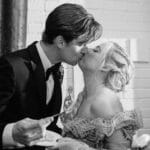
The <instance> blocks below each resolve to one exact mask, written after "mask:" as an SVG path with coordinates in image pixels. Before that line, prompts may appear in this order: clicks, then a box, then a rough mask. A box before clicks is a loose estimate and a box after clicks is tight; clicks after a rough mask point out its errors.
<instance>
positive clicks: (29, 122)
mask: <svg viewBox="0 0 150 150" xmlns="http://www.w3.org/2000/svg"><path fill="white" fill-rule="evenodd" d="M52 121H53V118H50V117H49V118H45V119H40V120H34V119H30V118H25V119H23V120H21V121H18V122H17V123H16V124H15V125H14V126H13V129H12V137H13V139H14V141H15V142H17V143H20V144H23V145H25V146H32V145H34V141H36V140H38V139H41V138H43V137H44V135H45V131H46V127H47V126H48V125H49V124H50V123H51V122H52Z"/></svg>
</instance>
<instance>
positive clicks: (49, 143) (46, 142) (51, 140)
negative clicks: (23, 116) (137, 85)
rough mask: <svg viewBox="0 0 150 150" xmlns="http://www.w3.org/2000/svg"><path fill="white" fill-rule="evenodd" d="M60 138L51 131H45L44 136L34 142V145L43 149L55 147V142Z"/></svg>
mask: <svg viewBox="0 0 150 150" xmlns="http://www.w3.org/2000/svg"><path fill="white" fill-rule="evenodd" d="M59 138H61V135H60V134H58V133H55V132H53V131H48V130H46V135H45V137H44V138H42V139H40V140H37V141H36V142H35V145H38V146H45V147H56V146H57V140H58V139H59Z"/></svg>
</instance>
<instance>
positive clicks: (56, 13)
mask: <svg viewBox="0 0 150 150" xmlns="http://www.w3.org/2000/svg"><path fill="white" fill-rule="evenodd" d="M101 34H102V26H101V25H100V24H99V23H98V22H97V21H96V20H95V19H94V17H93V16H92V15H91V14H89V13H88V12H87V10H86V9H84V8H83V7H82V6H81V5H78V4H71V3H65V4H62V5H60V6H58V7H56V8H55V9H54V10H53V11H52V12H51V13H50V14H49V15H48V17H47V20H46V24H45V30H44V32H43V36H42V40H43V41H44V42H45V43H49V44H52V43H53V40H54V39H55V38H56V37H57V36H59V35H61V36H63V38H64V40H65V41H66V42H67V43H69V42H70V41H72V40H73V39H76V38H78V37H79V36H81V35H84V36H85V42H88V41H92V40H95V39H98V38H99V37H100V36H101Z"/></svg>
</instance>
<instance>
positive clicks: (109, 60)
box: [101, 42, 132, 92]
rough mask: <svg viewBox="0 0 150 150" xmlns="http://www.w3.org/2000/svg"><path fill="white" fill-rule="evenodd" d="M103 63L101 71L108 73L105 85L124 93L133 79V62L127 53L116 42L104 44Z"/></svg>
mask: <svg viewBox="0 0 150 150" xmlns="http://www.w3.org/2000/svg"><path fill="white" fill-rule="evenodd" d="M102 45H104V47H103V52H102V53H104V55H103V56H105V57H103V58H104V59H103V63H102V66H101V71H103V72H105V73H106V77H105V85H106V86H107V87H108V88H110V89H112V90H114V91H116V92H120V91H122V90H123V89H124V88H125V86H126V85H127V84H128V83H129V80H130V78H131V68H132V63H131V60H130V58H129V56H128V54H127V53H126V51H125V50H124V49H123V48H122V47H121V46H119V45H118V44H117V43H115V42H106V43H103V44H102Z"/></svg>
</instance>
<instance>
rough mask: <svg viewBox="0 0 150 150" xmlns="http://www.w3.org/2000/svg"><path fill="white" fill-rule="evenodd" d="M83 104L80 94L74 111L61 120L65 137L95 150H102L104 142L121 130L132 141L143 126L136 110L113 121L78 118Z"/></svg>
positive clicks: (123, 113) (116, 117)
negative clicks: (79, 141) (81, 142)
mask: <svg viewBox="0 0 150 150" xmlns="http://www.w3.org/2000/svg"><path fill="white" fill-rule="evenodd" d="M81 102H82V93H80V95H79V97H78V99H77V102H76V103H75V104H74V106H73V108H72V111H71V112H70V113H68V114H65V115H64V116H63V117H62V118H61V119H62V123H63V126H64V128H63V136H67V137H71V138H75V139H78V140H81V141H83V142H85V143H87V144H88V145H89V146H91V147H93V148H99V149H100V148H102V147H103V146H104V140H105V138H107V137H110V136H111V135H112V134H113V133H114V131H116V130H121V131H122V132H123V133H124V134H123V135H124V138H125V139H126V140H132V136H133V134H134V132H135V131H136V130H137V129H139V128H140V127H141V126H142V122H141V119H140V115H139V113H138V112H137V111H136V110H132V111H125V112H120V113H118V114H116V115H115V116H113V117H112V118H111V119H104V118H95V119H91V118H82V117H76V116H75V115H76V113H77V111H78V108H79V107H80V104H81Z"/></svg>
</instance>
